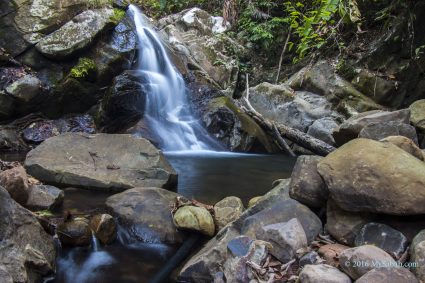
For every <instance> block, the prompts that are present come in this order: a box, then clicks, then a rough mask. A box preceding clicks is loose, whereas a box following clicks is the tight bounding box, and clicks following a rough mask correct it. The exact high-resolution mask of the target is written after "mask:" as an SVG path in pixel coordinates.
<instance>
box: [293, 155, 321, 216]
mask: <svg viewBox="0 0 425 283" xmlns="http://www.w3.org/2000/svg"><path fill="white" fill-rule="evenodd" d="M322 159H323V157H321V156H310V155H302V156H299V157H298V159H297V162H296V163H295V166H294V169H293V171H292V175H291V184H290V191H289V195H290V196H291V198H293V199H295V200H297V201H299V202H301V203H303V204H305V205H307V206H309V207H317V208H319V207H323V206H325V205H326V201H327V199H328V195H329V193H328V191H327V189H326V185H325V182H323V179H322V177H321V176H320V175H319V173H318V172H317V164H318V163H319V162H320V161H321V160H322Z"/></svg>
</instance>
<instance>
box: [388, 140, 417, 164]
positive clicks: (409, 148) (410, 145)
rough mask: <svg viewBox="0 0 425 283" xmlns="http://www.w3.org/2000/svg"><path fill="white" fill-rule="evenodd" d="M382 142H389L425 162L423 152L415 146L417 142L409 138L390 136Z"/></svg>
mask: <svg viewBox="0 0 425 283" xmlns="http://www.w3.org/2000/svg"><path fill="white" fill-rule="evenodd" d="M381 142H389V143H392V144H393V145H395V146H398V147H399V148H401V149H402V150H404V151H405V152H408V153H410V154H411V155H413V156H414V157H416V158H418V159H420V160H424V155H423V153H422V150H421V149H420V148H419V147H418V146H417V145H416V144H415V142H414V141H413V140H411V139H409V138H406V137H403V136H389V137H386V138H384V139H382V140H381Z"/></svg>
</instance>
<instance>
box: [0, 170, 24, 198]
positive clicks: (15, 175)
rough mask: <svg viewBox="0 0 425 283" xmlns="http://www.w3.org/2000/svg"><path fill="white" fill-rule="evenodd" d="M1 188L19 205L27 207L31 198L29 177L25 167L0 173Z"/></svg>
mask: <svg viewBox="0 0 425 283" xmlns="http://www.w3.org/2000/svg"><path fill="white" fill-rule="evenodd" d="M0 186H2V187H4V188H5V189H6V190H7V191H8V192H9V194H10V196H11V197H12V198H13V199H14V200H15V201H16V202H17V203H19V204H21V205H25V204H26V202H27V200H28V196H29V186H28V177H27V173H26V172H25V169H24V167H22V166H17V167H14V168H12V169H9V170H5V171H3V172H0Z"/></svg>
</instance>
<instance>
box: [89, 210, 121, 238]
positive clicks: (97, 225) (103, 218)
mask: <svg viewBox="0 0 425 283" xmlns="http://www.w3.org/2000/svg"><path fill="white" fill-rule="evenodd" d="M90 229H91V230H92V231H93V233H94V234H95V236H96V238H97V239H99V241H100V242H101V243H102V244H104V245H107V244H110V243H112V242H113V241H115V239H116V237H117V225H116V223H115V219H114V218H113V217H112V216H111V215H109V214H98V215H95V216H93V217H92V218H91V219H90Z"/></svg>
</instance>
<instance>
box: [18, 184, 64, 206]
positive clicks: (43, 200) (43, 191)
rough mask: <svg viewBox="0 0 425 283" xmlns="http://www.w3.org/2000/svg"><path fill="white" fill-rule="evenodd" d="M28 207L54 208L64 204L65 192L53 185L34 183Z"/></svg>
mask: <svg viewBox="0 0 425 283" xmlns="http://www.w3.org/2000/svg"><path fill="white" fill-rule="evenodd" d="M29 191H30V193H29V197H28V200H27V203H26V207H27V208H29V209H32V210H52V209H54V208H56V207H58V206H59V205H61V204H62V202H63V199H64V196H65V193H64V192H63V191H62V190H60V189H58V188H56V187H53V186H48V185H33V186H31V187H30V190H29Z"/></svg>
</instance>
